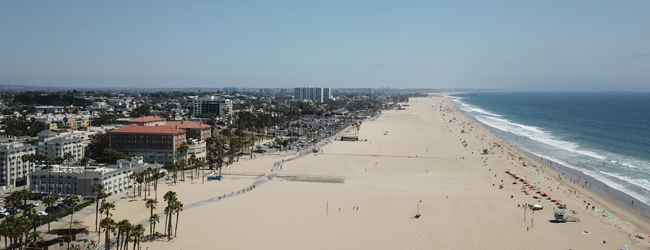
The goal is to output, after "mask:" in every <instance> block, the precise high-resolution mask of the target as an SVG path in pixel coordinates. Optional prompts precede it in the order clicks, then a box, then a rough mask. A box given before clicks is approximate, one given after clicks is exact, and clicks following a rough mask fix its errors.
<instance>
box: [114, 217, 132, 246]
mask: <svg viewBox="0 0 650 250" xmlns="http://www.w3.org/2000/svg"><path fill="white" fill-rule="evenodd" d="M131 227H132V225H131V222H129V220H127V219H123V220H121V221H120V222H118V223H117V227H116V229H117V242H116V243H115V246H116V249H117V250H119V249H120V245H121V244H120V238H122V237H123V236H126V234H127V232H128V231H130V228H131ZM124 241H128V238H125V239H124Z"/></svg>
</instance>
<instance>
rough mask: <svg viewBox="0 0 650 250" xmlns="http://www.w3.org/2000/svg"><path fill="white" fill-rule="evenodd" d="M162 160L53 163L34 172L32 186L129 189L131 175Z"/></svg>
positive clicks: (71, 190)
mask: <svg viewBox="0 0 650 250" xmlns="http://www.w3.org/2000/svg"><path fill="white" fill-rule="evenodd" d="M162 167H163V165H162V164H149V163H144V161H143V160H142V157H137V156H135V157H132V158H131V161H128V160H118V162H117V164H115V165H110V166H72V167H67V166H66V165H61V166H58V165H54V166H52V168H50V169H48V170H49V171H48V170H43V171H35V172H33V173H32V174H31V178H30V179H31V185H30V186H29V189H30V190H31V191H32V192H34V193H43V194H58V195H81V196H94V195H95V194H94V193H93V192H92V187H93V186H94V185H95V184H102V185H104V191H105V192H106V193H108V194H116V193H120V192H123V191H128V190H129V189H130V188H132V187H133V185H135V184H134V182H133V180H132V179H131V178H129V176H130V175H131V174H133V173H141V172H143V171H144V170H145V169H147V168H158V169H160V170H161V171H165V170H164V169H162Z"/></svg>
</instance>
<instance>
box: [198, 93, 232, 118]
mask: <svg viewBox="0 0 650 250" xmlns="http://www.w3.org/2000/svg"><path fill="white" fill-rule="evenodd" d="M192 106H193V107H194V114H193V115H194V116H197V115H200V114H208V113H211V114H215V115H217V116H219V117H221V119H226V117H227V116H228V115H230V114H232V101H231V100H230V99H223V98H218V97H215V96H209V97H205V98H197V99H194V100H193V101H192Z"/></svg>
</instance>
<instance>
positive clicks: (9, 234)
mask: <svg viewBox="0 0 650 250" xmlns="http://www.w3.org/2000/svg"><path fill="white" fill-rule="evenodd" d="M31 195H32V192H31V191H30V190H29V189H22V190H17V191H14V192H12V193H11V194H10V195H9V196H8V197H7V199H6V200H5V203H6V204H7V205H8V206H13V207H17V206H18V204H19V203H20V202H21V201H22V202H23V204H27V199H29V197H31ZM69 201H71V202H73V206H72V215H71V216H70V227H69V229H70V232H71V230H72V222H73V218H74V212H75V209H76V202H78V201H79V198H78V197H77V196H72V197H70V198H69ZM55 202H56V198H55V197H54V196H51V195H48V196H46V197H44V198H43V203H44V204H45V205H46V206H53V205H54V203H55ZM50 221H51V214H50V213H48V220H47V229H48V231H50ZM40 225H41V217H40V215H38V214H37V212H36V209H34V208H33V207H31V206H25V209H24V210H23V214H22V216H17V215H13V214H12V215H9V216H8V217H7V218H6V219H5V220H4V221H2V223H0V235H2V236H4V240H5V249H7V247H8V245H9V246H17V247H18V248H22V247H25V246H26V245H27V243H30V242H31V243H33V244H34V246H36V245H37V244H38V242H39V241H40V240H41V239H42V238H43V237H42V235H41V234H40V233H39V232H38V231H36V228H38V227H39V226H40ZM30 230H33V231H32V232H31V233H30V232H29V231H30ZM69 237H71V235H69ZM68 244H69V243H68Z"/></svg>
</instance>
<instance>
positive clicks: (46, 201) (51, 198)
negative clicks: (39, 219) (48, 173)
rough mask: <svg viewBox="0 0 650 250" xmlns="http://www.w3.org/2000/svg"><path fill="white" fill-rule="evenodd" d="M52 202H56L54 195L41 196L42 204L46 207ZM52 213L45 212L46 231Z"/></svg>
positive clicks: (52, 203)
mask: <svg viewBox="0 0 650 250" xmlns="http://www.w3.org/2000/svg"><path fill="white" fill-rule="evenodd" d="M54 203H56V198H54V196H51V195H48V196H45V198H43V204H45V205H46V206H47V207H51V206H54ZM51 216H52V214H51V213H48V214H47V231H48V232H49V231H50V221H51V220H52V217H51Z"/></svg>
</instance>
